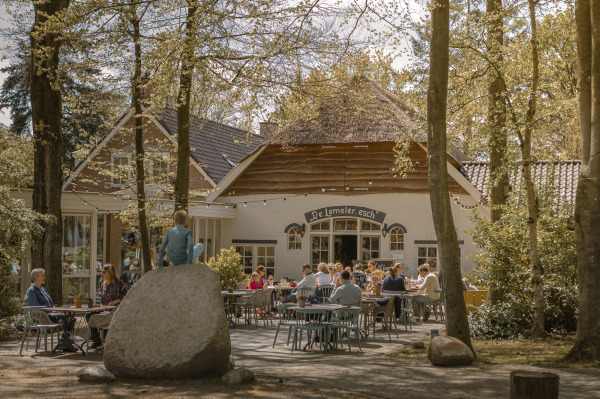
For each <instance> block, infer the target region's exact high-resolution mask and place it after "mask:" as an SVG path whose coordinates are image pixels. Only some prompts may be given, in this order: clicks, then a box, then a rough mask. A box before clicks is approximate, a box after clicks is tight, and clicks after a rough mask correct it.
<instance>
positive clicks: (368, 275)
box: [367, 260, 375, 280]
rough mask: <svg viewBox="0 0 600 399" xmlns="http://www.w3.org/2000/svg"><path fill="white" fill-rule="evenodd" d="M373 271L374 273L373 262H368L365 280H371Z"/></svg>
mask: <svg viewBox="0 0 600 399" xmlns="http://www.w3.org/2000/svg"><path fill="white" fill-rule="evenodd" d="M374 271H375V262H373V261H372V260H370V261H369V262H368V263H367V280H371V275H372V274H373V272H374Z"/></svg>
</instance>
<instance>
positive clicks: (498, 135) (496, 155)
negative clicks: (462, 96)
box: [486, 0, 508, 303]
mask: <svg viewBox="0 0 600 399" xmlns="http://www.w3.org/2000/svg"><path fill="white" fill-rule="evenodd" d="M486 12H487V24H488V44H487V46H488V52H489V53H490V60H491V62H493V63H494V66H495V68H501V67H502V61H503V60H504V54H503V52H502V46H503V45H504V30H503V26H502V15H503V8H502V0H487V10H486ZM495 68H492V71H494V77H493V80H492V81H491V82H490V85H489V86H488V94H489V107H488V120H489V126H490V138H489V144H488V146H489V151H490V183H491V187H490V199H491V203H492V206H491V211H492V214H491V216H492V220H491V221H492V223H494V222H496V221H497V220H499V219H500V217H501V216H502V212H503V208H502V207H503V206H504V204H505V203H506V194H507V190H508V170H507V169H506V148H507V138H506V101H505V98H504V96H505V93H504V92H505V90H506V87H505V86H504V80H503V79H502V77H501V76H500V74H499V73H498V72H497V71H496V69H495ZM503 294H504V290H503V289H501V288H498V287H497V286H496V281H495V279H493V280H492V282H491V283H490V301H491V302H492V303H497V302H499V301H500V300H501V299H502V296H503Z"/></svg>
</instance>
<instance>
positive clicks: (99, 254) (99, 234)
mask: <svg viewBox="0 0 600 399" xmlns="http://www.w3.org/2000/svg"><path fill="white" fill-rule="evenodd" d="M104 217H105V215H103V214H100V215H98V216H97V218H98V219H97V225H96V299H95V301H96V302H100V301H101V297H100V289H101V287H102V282H103V281H102V266H103V265H104Z"/></svg>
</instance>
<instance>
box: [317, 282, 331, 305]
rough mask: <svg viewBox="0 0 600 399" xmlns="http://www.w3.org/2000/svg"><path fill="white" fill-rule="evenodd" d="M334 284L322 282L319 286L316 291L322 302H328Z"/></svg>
mask: <svg viewBox="0 0 600 399" xmlns="http://www.w3.org/2000/svg"><path fill="white" fill-rule="evenodd" d="M334 288H335V285H333V284H323V285H320V286H319V289H318V290H317V292H319V293H320V295H319V298H320V299H321V301H323V302H329V298H331V293H332V292H333V290H334Z"/></svg>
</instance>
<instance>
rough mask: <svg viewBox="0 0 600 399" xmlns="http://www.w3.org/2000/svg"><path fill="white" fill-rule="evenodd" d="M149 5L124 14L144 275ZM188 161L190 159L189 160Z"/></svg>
mask: <svg viewBox="0 0 600 399" xmlns="http://www.w3.org/2000/svg"><path fill="white" fill-rule="evenodd" d="M145 10H147V6H146V7H145V8H143V9H142V11H141V16H139V15H138V10H137V3H136V2H135V1H131V2H130V3H129V4H128V7H127V9H126V10H124V12H125V13H126V14H125V16H126V18H127V19H128V21H129V23H130V25H131V30H130V36H131V40H132V41H133V48H134V51H133V53H134V56H133V77H132V81H131V87H132V88H133V96H132V99H133V108H134V110H135V183H136V197H137V206H138V223H139V225H140V226H139V227H140V240H141V244H142V263H143V265H144V272H149V271H150V270H151V269H152V255H151V252H150V231H149V229H148V218H147V215H146V177H145V169H144V125H143V119H142V118H143V110H142V94H141V87H142V34H141V31H140V19H141V18H142V17H143V15H144V13H145ZM188 159H189V158H188Z"/></svg>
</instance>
